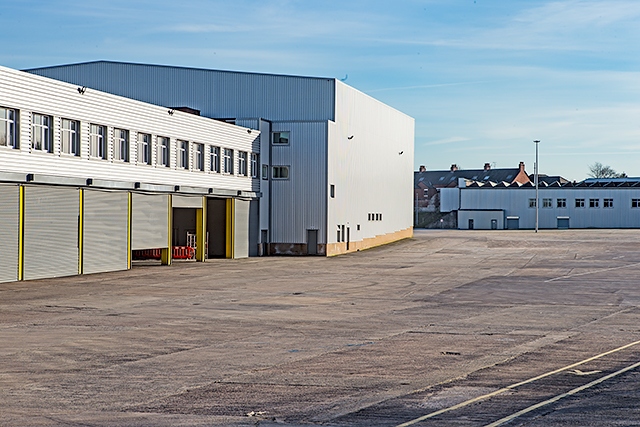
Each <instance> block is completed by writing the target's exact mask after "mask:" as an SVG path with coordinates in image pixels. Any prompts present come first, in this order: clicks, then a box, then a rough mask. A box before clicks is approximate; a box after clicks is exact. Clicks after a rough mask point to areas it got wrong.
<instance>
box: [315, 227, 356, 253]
mask: <svg viewBox="0 0 640 427" xmlns="http://www.w3.org/2000/svg"><path fill="white" fill-rule="evenodd" d="M347 244H348V243H347ZM307 255H318V230H307Z"/></svg>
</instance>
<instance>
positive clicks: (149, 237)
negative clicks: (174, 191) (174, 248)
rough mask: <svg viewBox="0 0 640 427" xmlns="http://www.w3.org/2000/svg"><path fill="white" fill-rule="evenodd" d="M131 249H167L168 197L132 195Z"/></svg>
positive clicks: (160, 195) (163, 195) (162, 195)
mask: <svg viewBox="0 0 640 427" xmlns="http://www.w3.org/2000/svg"><path fill="white" fill-rule="evenodd" d="M131 211H132V212H131V249H133V250H136V249H155V248H167V247H169V196H168V195H165V194H140V193H133V195H132V201H131Z"/></svg>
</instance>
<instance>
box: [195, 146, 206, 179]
mask: <svg viewBox="0 0 640 427" xmlns="http://www.w3.org/2000/svg"><path fill="white" fill-rule="evenodd" d="M193 146H194V150H193V155H194V163H195V164H194V165H193V169H194V170H197V171H200V172H204V144H200V143H195V144H193Z"/></svg>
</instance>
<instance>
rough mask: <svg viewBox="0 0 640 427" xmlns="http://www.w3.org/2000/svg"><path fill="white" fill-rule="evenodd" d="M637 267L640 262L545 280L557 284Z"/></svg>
mask: <svg viewBox="0 0 640 427" xmlns="http://www.w3.org/2000/svg"><path fill="white" fill-rule="evenodd" d="M637 265H640V262H636V263H634V264H627V265H621V266H618V267H611V268H603V269H600V270H593V271H585V272H584V273H577V274H568V275H566V276H559V277H554V278H553V279H548V280H545V281H544V282H545V283H549V282H555V281H556V280H562V279H569V278H571V277H578V276H586V275H587V274H596V273H602V272H604V271H612V270H620V269H621V268H628V267H635V266H637Z"/></svg>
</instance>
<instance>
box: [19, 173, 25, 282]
mask: <svg viewBox="0 0 640 427" xmlns="http://www.w3.org/2000/svg"><path fill="white" fill-rule="evenodd" d="M24 192H25V189H24V186H23V185H21V186H20V187H18V280H24V214H25V212H24Z"/></svg>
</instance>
